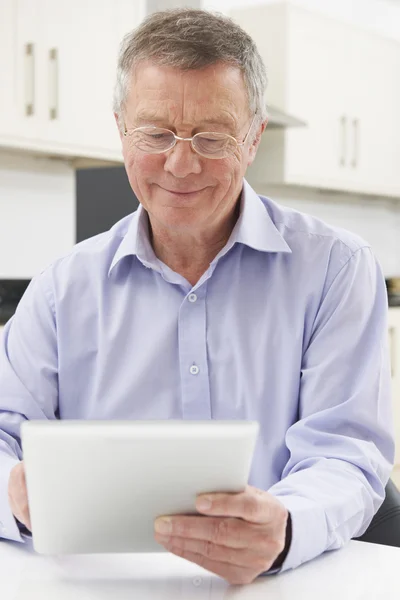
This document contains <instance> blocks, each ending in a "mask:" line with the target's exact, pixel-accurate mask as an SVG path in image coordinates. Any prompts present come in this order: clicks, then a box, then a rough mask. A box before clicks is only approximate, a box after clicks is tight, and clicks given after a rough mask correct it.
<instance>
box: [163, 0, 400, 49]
mask: <svg viewBox="0 0 400 600" xmlns="http://www.w3.org/2000/svg"><path fill="white" fill-rule="evenodd" d="M161 1H162V0H161ZM164 1H165V0H164ZM167 1H168V0H167ZM284 1H285V0H250V1H249V2H245V1H244V0H203V4H202V6H203V8H206V9H209V10H217V11H221V12H225V13H229V10H230V9H231V8H237V7H245V6H255V5H257V4H276V3H279V2H284ZM290 3H291V4H296V5H299V6H303V7H304V8H309V9H311V10H313V11H318V12H321V13H323V14H326V15H329V16H331V17H338V18H340V19H343V20H345V21H348V22H350V23H356V24H358V25H361V26H363V27H366V28H368V29H371V30H372V31H378V32H381V33H384V34H385V35H387V36H390V37H393V38H395V39H400V2H399V1H398V0H291V2H290ZM187 4H190V2H188V3H187Z"/></svg>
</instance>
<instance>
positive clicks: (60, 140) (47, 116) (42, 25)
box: [0, 0, 145, 163]
mask: <svg viewBox="0 0 400 600" xmlns="http://www.w3.org/2000/svg"><path fill="white" fill-rule="evenodd" d="M144 12H145V1H144V0H142V1H140V0H139V1H137V0H135V2H133V1H132V0H129V1H128V0H118V2H114V1H113V0H85V2H81V1H80V0H70V1H69V2H68V3H66V2H64V1H63V0H3V1H2V3H1V8H0V36H1V40H2V48H1V49H2V52H1V58H0V61H1V63H0V65H1V67H2V68H1V70H0V87H1V89H2V90H3V89H5V90H6V94H5V97H4V98H2V99H1V100H0V106H1V108H2V111H1V112H2V116H1V117H0V146H1V147H3V148H4V147H5V148H13V149H20V150H23V151H32V152H39V153H42V154H46V155H50V156H58V157H66V158H76V157H78V158H79V157H84V158H89V159H93V160H95V161H115V162H119V163H120V162H122V155H121V149H120V140H119V136H118V132H117V128H116V125H115V121H114V117H113V112H112V94H113V88H114V81H115V75H116V65H117V52H118V47H119V44H120V42H121V40H122V37H123V35H124V34H125V33H127V32H128V31H129V30H131V29H133V28H134V27H135V26H137V25H138V24H139V23H140V21H141V20H142V18H143V16H144ZM3 30H4V31H3ZM3 45H4V50H5V51H3ZM3 78H4V79H3ZM2 96H3V94H2Z"/></svg>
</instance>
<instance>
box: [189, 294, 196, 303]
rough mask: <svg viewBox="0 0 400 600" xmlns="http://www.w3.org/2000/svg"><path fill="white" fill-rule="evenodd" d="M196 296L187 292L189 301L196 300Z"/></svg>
mask: <svg viewBox="0 0 400 600" xmlns="http://www.w3.org/2000/svg"><path fill="white" fill-rule="evenodd" d="M196 300H197V296H196V294H189V302H196Z"/></svg>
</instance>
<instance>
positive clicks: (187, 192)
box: [164, 188, 201, 196]
mask: <svg viewBox="0 0 400 600" xmlns="http://www.w3.org/2000/svg"><path fill="white" fill-rule="evenodd" d="M164 189H165V188H164ZM165 191H166V192H170V194H180V195H182V196H183V195H186V194H196V193H197V192H201V190H179V191H178V190H167V189H165Z"/></svg>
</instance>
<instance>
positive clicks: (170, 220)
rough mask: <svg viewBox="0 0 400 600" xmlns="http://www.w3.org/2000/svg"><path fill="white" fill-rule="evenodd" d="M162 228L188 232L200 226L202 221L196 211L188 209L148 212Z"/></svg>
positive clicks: (164, 209) (173, 208) (176, 208)
mask: <svg viewBox="0 0 400 600" xmlns="http://www.w3.org/2000/svg"><path fill="white" fill-rule="evenodd" d="M152 216H153V217H154V218H155V219H156V220H157V221H158V222H159V224H160V225H161V226H162V227H167V228H168V229H174V230H176V231H179V230H182V231H188V230H191V229H196V228H197V227H199V226H200V225H201V223H202V222H203V219H202V218H201V215H200V214H199V211H198V210H195V209H188V208H178V207H169V208H166V207H165V208H163V209H162V210H156V211H154V212H150V217H152Z"/></svg>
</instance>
